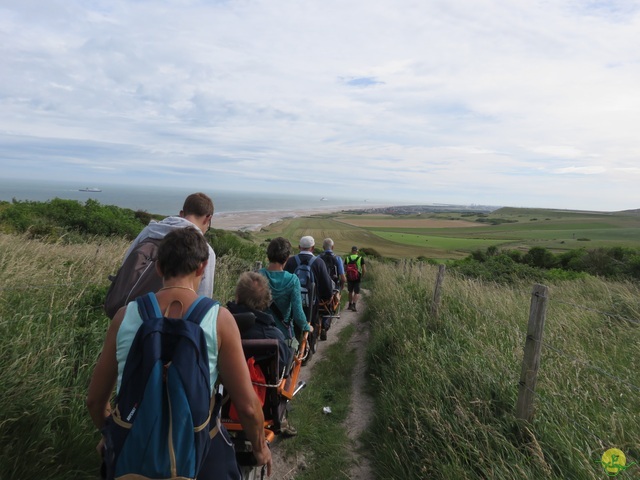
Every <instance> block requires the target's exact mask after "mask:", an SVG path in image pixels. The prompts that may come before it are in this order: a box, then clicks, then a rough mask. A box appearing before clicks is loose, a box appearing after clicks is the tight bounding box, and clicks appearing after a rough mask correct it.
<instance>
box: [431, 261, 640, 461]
mask: <svg viewBox="0 0 640 480" xmlns="http://www.w3.org/2000/svg"><path fill="white" fill-rule="evenodd" d="M456 275H457V276H458V278H461V279H462V280H464V281H468V282H474V283H475V282H477V280H476V279H473V278H469V277H466V276H462V275H460V274H456ZM439 276H440V275H439ZM438 281H440V278H438V280H437V281H436V287H435V289H436V291H437V290H438V288H440V286H439V285H437V282H438ZM546 291H547V292H548V290H546ZM520 293H521V294H522V295H523V297H524V296H526V297H528V298H531V297H532V295H533V296H534V297H537V298H538V299H539V300H544V301H546V302H548V303H549V304H551V305H553V304H557V305H562V306H564V307H568V308H569V309H576V310H581V311H584V312H589V313H593V314H597V315H600V316H601V317H602V318H609V319H614V320H617V321H620V322H623V323H624V324H627V325H629V327H630V328H634V329H635V327H636V326H638V325H640V319H637V318H630V317H628V316H625V315H620V314H619V313H613V312H609V311H605V310H602V309H598V308H594V307H591V306H586V305H581V304H579V303H576V302H571V301H567V300H564V299H558V298H554V297H553V295H551V294H547V295H540V294H539V293H537V292H535V288H534V292H533V293H532V292H531V291H528V292H523V291H521V290H520ZM435 297H436V296H435V294H434V301H435ZM464 305H465V306H467V307H468V308H469V309H471V310H473V311H474V312H476V314H477V315H479V316H480V317H486V318H489V319H492V318H493V319H495V318H494V317H495V314H496V312H492V311H490V310H488V309H487V308H486V307H484V306H479V305H476V304H475V303H474V302H473V301H472V299H471V298H466V299H465V301H464ZM437 310H438V309H437V308H436V309H435V311H437ZM530 313H531V312H530ZM522 336H523V337H525V338H526V339H528V340H533V341H534V342H535V343H537V344H538V346H539V347H540V349H541V350H544V351H545V352H550V353H552V354H553V355H555V356H556V357H557V358H560V359H562V360H566V361H564V363H563V368H564V369H565V371H566V372H569V371H570V370H571V369H572V368H573V369H574V370H575V368H577V367H582V368H584V369H587V370H589V371H592V372H594V373H596V374H597V375H598V376H599V378H602V379H606V380H608V381H609V382H610V383H611V384H614V385H616V387H619V388H625V389H628V390H629V391H631V392H633V395H636V394H637V392H640V386H639V385H637V384H636V383H634V381H633V380H632V379H630V378H623V377H622V376H621V375H620V373H619V372H614V371H611V370H610V369H609V368H607V367H604V366H602V365H598V364H597V363H596V362H595V361H593V360H591V359H589V358H586V359H585V358H579V357H578V356H577V355H575V354H572V353H570V352H568V351H566V350H565V349H563V348H562V347H561V346H559V345H563V344H564V343H565V342H564V340H566V339H563V338H560V337H558V338H555V339H554V341H553V342H550V341H543V340H542V339H537V338H533V337H531V336H530V335H529V332H527V331H526V329H523V330H522ZM625 367H633V365H625ZM536 374H537V372H536ZM540 376H541V377H542V378H543V379H544V377H545V370H544V368H541V369H540ZM567 376H568V373H567ZM534 385H535V382H534ZM516 387H517V389H518V390H519V391H521V390H525V391H526V392H527V393H529V394H531V396H532V397H534V398H535V399H536V401H538V403H539V404H540V406H541V408H543V409H544V408H551V409H553V410H554V411H556V412H557V411H558V410H562V405H559V404H558V402H562V401H566V397H564V396H563V397H562V398H556V397H555V396H554V397H553V399H550V398H548V396H547V395H546V394H543V393H540V392H538V391H536V390H535V388H531V387H530V386H528V385H527V384H526V383H525V382H523V381H522V380H521V381H520V382H519V383H518V384H517V385H516ZM618 406H621V405H618ZM612 407H614V406H613V405H612ZM537 410H538V411H539V410H540V408H537ZM567 423H568V424H569V425H571V426H572V427H573V428H575V429H576V430H580V431H582V432H583V433H586V434H587V435H588V436H590V437H592V438H593V439H595V440H596V441H597V443H598V445H599V447H600V448H602V449H608V448H611V447H612V446H613V445H614V444H615V442H613V441H612V440H613V439H611V438H609V435H604V434H602V433H600V432H598V433H596V432H594V430H597V429H598V427H597V426H596V425H585V422H583V421H582V420H580V419H577V418H574V417H570V418H568V422H567ZM587 423H590V422H587ZM626 456H627V458H628V459H629V460H632V461H636V460H635V459H634V457H635V456H637V455H634V453H632V452H627V454H626Z"/></svg>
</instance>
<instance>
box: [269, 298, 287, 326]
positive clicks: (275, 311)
mask: <svg viewBox="0 0 640 480" xmlns="http://www.w3.org/2000/svg"><path fill="white" fill-rule="evenodd" d="M269 310H271V311H272V312H273V314H274V315H275V316H276V318H277V319H278V320H280V321H281V322H282V323H283V324H284V325H286V326H287V327H288V326H289V325H291V319H289V320H285V318H284V314H283V313H282V311H281V310H280V309H279V308H278V305H276V302H271V305H269Z"/></svg>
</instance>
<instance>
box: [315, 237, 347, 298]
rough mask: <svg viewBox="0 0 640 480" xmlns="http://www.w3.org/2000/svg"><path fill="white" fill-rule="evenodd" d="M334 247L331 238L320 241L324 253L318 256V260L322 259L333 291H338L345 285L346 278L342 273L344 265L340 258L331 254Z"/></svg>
mask: <svg viewBox="0 0 640 480" xmlns="http://www.w3.org/2000/svg"><path fill="white" fill-rule="evenodd" d="M334 246H335V243H334V242H333V240H332V239H331V238H325V239H324V240H323V241H322V249H323V250H324V253H322V254H321V255H320V258H322V260H323V261H324V263H325V265H326V266H327V271H328V272H329V276H330V277H331V280H332V281H333V285H334V289H335V290H338V291H340V290H342V289H343V288H344V286H345V285H346V284H347V277H346V276H345V273H344V263H343V260H342V258H340V257H339V256H338V255H336V254H335V253H334V252H333V247H334Z"/></svg>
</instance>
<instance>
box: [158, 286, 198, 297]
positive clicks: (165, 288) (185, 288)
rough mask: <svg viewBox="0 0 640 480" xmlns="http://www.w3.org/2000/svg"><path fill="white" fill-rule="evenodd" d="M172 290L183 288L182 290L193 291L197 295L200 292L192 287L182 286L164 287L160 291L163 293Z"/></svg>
mask: <svg viewBox="0 0 640 480" xmlns="http://www.w3.org/2000/svg"><path fill="white" fill-rule="evenodd" d="M171 288H181V289H182V290H191V291H192V292H193V293H195V294H196V295H197V293H198V292H196V291H195V290H194V289H193V288H191V287H183V286H181V285H173V286H171V287H162V288H161V289H160V290H158V291H159V292H161V291H162V290H169V289H171Z"/></svg>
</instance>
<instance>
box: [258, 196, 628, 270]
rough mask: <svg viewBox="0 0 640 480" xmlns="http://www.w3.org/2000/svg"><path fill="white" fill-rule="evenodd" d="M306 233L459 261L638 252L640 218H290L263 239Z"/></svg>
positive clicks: (401, 254)
mask: <svg viewBox="0 0 640 480" xmlns="http://www.w3.org/2000/svg"><path fill="white" fill-rule="evenodd" d="M492 223H493V224H492ZM303 235H312V236H313V237H314V238H315V239H316V242H318V244H319V243H320V241H321V239H323V238H325V237H331V238H333V239H334V241H335V242H336V251H337V252H338V253H342V254H344V253H347V252H348V249H349V248H350V246H351V245H352V244H355V245H358V246H359V247H360V248H363V247H364V248H371V249H374V250H375V251H377V252H378V253H379V254H380V255H382V256H385V257H391V258H409V257H420V256H424V257H428V258H435V259H458V258H462V257H465V256H466V255H468V254H469V253H470V252H472V251H474V250H477V249H486V248H487V247H489V246H492V245H495V246H498V247H499V248H502V249H518V250H523V251H526V250H528V249H529V248H531V247H534V246H538V247H544V248H548V249H549V250H551V251H553V252H554V253H561V252H564V251H568V250H573V249H578V248H583V247H584V248H588V249H595V248H600V247H629V248H638V247H640V214H639V213H637V212H629V213H626V212H625V213H597V212H578V211H562V210H544V209H516V208H503V209H500V210H497V211H495V212H492V213H490V214H488V215H486V214H485V215H470V214H460V213H437V214H416V215H380V214H375V215H374V214H349V213H340V214H334V215H319V216H309V217H299V218H291V219H286V220H283V221H281V222H278V223H276V224H273V225H270V226H269V227H267V228H265V229H263V231H261V232H260V233H259V234H258V235H257V236H258V238H260V239H262V240H264V239H268V238H273V237H275V236H284V237H286V238H288V239H290V240H291V241H292V243H294V244H295V243H296V241H297V239H298V238H300V237H301V236H303Z"/></svg>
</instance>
